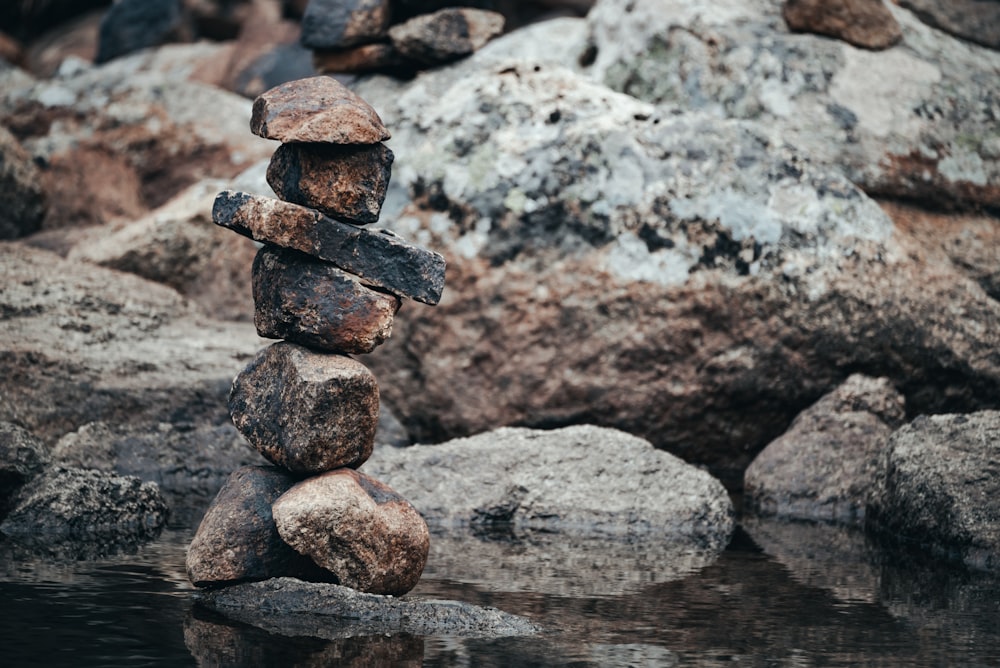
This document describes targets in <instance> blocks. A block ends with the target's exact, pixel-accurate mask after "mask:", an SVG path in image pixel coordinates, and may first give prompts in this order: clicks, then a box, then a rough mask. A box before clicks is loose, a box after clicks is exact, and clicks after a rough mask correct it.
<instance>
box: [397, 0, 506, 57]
mask: <svg viewBox="0 0 1000 668" xmlns="http://www.w3.org/2000/svg"><path fill="white" fill-rule="evenodd" d="M503 26H504V17H503V14H500V13H498V12H492V11H488V10H484V9H473V8H470V7H448V8H446V9H441V10H438V11H436V12H433V13H431V14H422V15H420V16H415V17H413V18H412V19H409V20H408V21H405V22H403V23H400V24H397V25H394V26H393V27H391V28H389V39H390V41H391V42H392V45H393V47H394V48H395V49H396V51H397V52H398V53H399V54H400V55H401V56H403V57H404V58H409V59H411V60H414V61H416V62H418V63H420V64H423V65H438V64H440V63H446V62H449V61H452V60H455V59H456V58H461V57H462V56H467V55H469V54H470V53H472V52H474V51H476V50H478V49H480V48H482V47H483V45H484V44H486V43H487V42H488V41H490V40H491V39H493V38H494V37H496V36H497V35H500V34H501V33H502V32H503Z"/></svg>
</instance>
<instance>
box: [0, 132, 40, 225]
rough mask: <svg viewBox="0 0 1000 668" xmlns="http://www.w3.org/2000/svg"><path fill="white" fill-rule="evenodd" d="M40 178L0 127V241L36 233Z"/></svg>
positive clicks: (11, 136)
mask: <svg viewBox="0 0 1000 668" xmlns="http://www.w3.org/2000/svg"><path fill="white" fill-rule="evenodd" d="M40 178H41V176H40V174H39V172H38V168H37V167H35V165H34V163H33V162H32V161H31V156H30V155H28V153H27V151H25V150H24V149H23V148H22V147H21V144H20V143H19V142H18V141H17V139H16V138H15V137H14V135H12V134H11V133H10V132H8V131H7V129H6V128H5V127H3V126H2V125H0V239H16V238H18V237H23V236H26V235H28V234H31V233H32V232H35V231H37V230H38V228H39V227H41V224H42V218H43V217H44V216H45V209H46V201H45V193H44V192H43V191H42V189H41V188H40V187H39V185H38V182H39V180H40Z"/></svg>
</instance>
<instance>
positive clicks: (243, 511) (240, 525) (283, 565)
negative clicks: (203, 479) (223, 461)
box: [186, 466, 335, 587]
mask: <svg viewBox="0 0 1000 668" xmlns="http://www.w3.org/2000/svg"><path fill="white" fill-rule="evenodd" d="M296 482H298V479H297V478H295V477H293V476H292V475H291V474H289V473H287V472H285V471H282V470H280V469H277V468H274V467H269V466H244V467H242V468H239V469H237V470H236V471H233V473H232V475H230V476H229V479H228V480H227V481H226V484H225V485H224V486H223V488H222V489H221V490H219V494H218V496H216V497H215V500H214V501H213V502H212V505H211V506H210V507H209V508H208V510H207V511H206V513H205V517H204V518H202V520H201V524H200V525H199V526H198V531H197V532H196V533H195V536H194V539H193V540H192V541H191V545H190V547H188V552H187V560H186V569H187V575H188V579H190V580H191V582H192V583H193V584H194V585H195V586H197V587H208V586H217V585H221V584H231V583H234V582H242V581H245V580H266V579H268V578H273V577H283V576H291V577H300V578H305V579H321V580H325V581H335V580H331V577H330V575H329V574H328V573H327V574H326V575H325V576H323V575H322V573H323V571H321V570H320V569H319V568H318V567H316V565H315V564H313V563H312V562H311V561H310V560H309V559H308V558H307V557H303V556H302V555H301V554H299V553H298V552H296V551H295V550H293V549H292V548H291V547H289V546H288V545H287V544H286V543H284V542H283V541H282V540H281V537H280V536H279V535H278V530H277V528H276V527H275V525H274V518H273V516H272V513H271V504H272V503H274V502H275V500H277V499H278V497H280V496H281V495H282V494H284V493H285V492H286V491H288V490H289V489H290V488H291V487H292V486H293V485H294V484H295V483H296Z"/></svg>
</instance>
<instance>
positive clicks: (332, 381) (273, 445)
mask: <svg viewBox="0 0 1000 668" xmlns="http://www.w3.org/2000/svg"><path fill="white" fill-rule="evenodd" d="M229 412H230V414H231V415H232V418H233V424H235V425H236V428H237V429H239V430H240V432H241V433H242V434H243V435H244V436H245V437H246V439H247V440H248V441H250V443H251V444H252V445H253V446H254V447H255V448H257V450H258V452H260V453H261V454H262V455H264V456H265V457H266V458H267V459H268V460H270V461H271V462H272V463H273V464H276V465H277V466H281V467H283V468H286V469H288V470H289V471H291V472H293V473H300V474H314V473H322V472H324V471H329V470H331V469H335V468H340V467H342V466H360V465H361V464H363V463H364V462H365V460H367V459H368V457H369V456H370V455H371V453H372V448H373V447H374V444H375V426H376V424H377V423H378V385H377V383H376V382H375V376H374V375H372V373H371V371H369V370H368V369H367V368H365V366H364V365H363V364H361V363H360V362H356V361H354V360H352V359H351V358H350V357H345V356H343V355H330V354H323V353H316V352H312V351H310V350H308V349H306V348H303V347H301V346H298V345H295V344H294V343H288V342H285V341H282V342H280V343H276V344H274V345H272V346H269V347H268V348H265V349H264V350H262V351H260V352H259V353H258V354H257V356H256V357H255V358H254V359H253V361H251V362H250V364H249V365H247V367H246V368H245V369H244V370H243V371H241V372H240V374H239V375H238V376H237V377H236V380H234V381H233V387H232V391H231V393H230V395H229Z"/></svg>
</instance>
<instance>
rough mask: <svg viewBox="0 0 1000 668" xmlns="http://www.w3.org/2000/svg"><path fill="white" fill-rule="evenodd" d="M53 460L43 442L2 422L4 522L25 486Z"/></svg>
mask: <svg viewBox="0 0 1000 668" xmlns="http://www.w3.org/2000/svg"><path fill="white" fill-rule="evenodd" d="M48 461H49V453H48V451H47V450H46V448H45V447H44V446H43V445H42V443H41V441H39V440H38V439H37V438H35V437H34V436H33V435H32V434H31V432H29V431H28V430H26V429H24V428H22V427H19V426H17V425H16V424H12V423H10V422H0V520H2V519H3V518H4V517H6V516H7V513H8V512H9V511H10V509H11V508H12V507H13V505H14V502H15V500H16V498H17V493H18V492H19V491H20V490H21V488H22V487H24V485H25V483H27V482H29V481H30V480H31V479H32V478H34V477H35V476H36V475H38V474H39V473H40V472H41V471H42V469H43V468H44V466H45V465H46V464H47V463H48Z"/></svg>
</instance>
